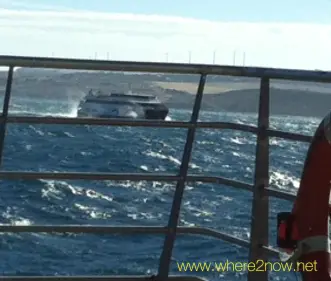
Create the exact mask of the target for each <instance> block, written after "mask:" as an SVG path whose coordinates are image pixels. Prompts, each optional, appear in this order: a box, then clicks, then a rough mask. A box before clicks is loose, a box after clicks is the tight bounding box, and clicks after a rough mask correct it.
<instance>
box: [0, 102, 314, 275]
mask: <svg viewBox="0 0 331 281" xmlns="http://www.w3.org/2000/svg"><path fill="white" fill-rule="evenodd" d="M10 112H11V114H16V115H20V114H22V113H25V114H26V113H29V114H43V115H63V116H74V115H75V108H74V107H71V106H68V104H67V103H60V102H58V101H52V100H49V101H47V102H46V101H43V102H40V101H36V100H27V99H26V100H14V101H13V103H12V104H11V107H10ZM189 116H190V112H189V111H185V110H172V111H171V112H170V118H171V119H172V120H188V118H189ZM200 121H231V122H237V123H243V124H250V125H256V121H257V118H256V116H255V115H247V114H236V113H211V112H201V115H200ZM319 122H320V120H319V119H315V118H302V117H272V118H271V127H272V128H276V129H281V130H285V131H290V132H298V133H303V134H310V135H311V134H313V133H314V130H315V129H316V128H317V126H318V123H319ZM186 133H187V131H186V130H183V129H164V128H160V129H159V128H130V127H105V126H99V127H98V126H78V125H77V126H63V125H16V124H9V125H8V127H7V134H6V141H5V152H4V159H3V169H5V170H24V171H71V172H74V171H84V172H147V173H153V172H169V173H176V172H177V171H178V169H179V165H180V161H181V157H182V150H183V147H184V144H185V137H186ZM255 143H256V137H255V136H253V135H252V134H250V133H243V132H236V131H229V130H214V129H213V130H211V129H210V130H209V129H199V130H198V131H197V135H196V140H195V145H194V151H193V155H192V160H191V163H190V168H189V172H190V173H194V174H204V175H215V176H216V175H217V176H223V177H227V178H231V179H237V180H241V181H246V182H250V183H252V182H253V174H254V157H255ZM307 149H308V145H307V144H304V143H299V142H292V141H284V140H281V139H272V140H271V156H270V161H271V162H270V180H271V186H272V187H274V188H277V189H281V190H284V191H288V192H293V193H295V192H296V190H297V188H298V186H299V179H300V175H301V171H302V166H303V161H304V158H305V155H306V152H307ZM174 187H175V183H161V182H146V181H140V182H127V181H125V182H111V181H103V182H98V181H63V180H62V181H61V180H60V181H54V180H34V181H2V182H1V186H0V188H1V196H0V214H1V219H0V222H1V223H11V224H25V225H29V224H44V223H46V224H95V225H146V226H156V225H166V223H167V222H168V216H169V213H170V208H171V203H172V198H173V197H172V196H173V194H174ZM251 202H252V194H251V193H250V192H246V191H242V190H236V189H234V188H231V187H226V186H222V185H216V184H205V183H188V184H187V186H186V190H185V194H184V199H183V204H182V212H181V216H180V225H182V226H205V227H210V228H213V229H216V230H220V231H223V232H226V233H229V234H232V235H236V236H238V237H241V238H244V239H249V235H250V211H251ZM270 202H271V203H270V244H271V245H273V246H274V245H275V235H274V232H275V225H276V220H275V216H276V213H277V212H280V211H286V210H289V209H290V208H291V204H290V203H289V202H286V201H282V200H278V199H273V198H271V200H270ZM163 239H164V237H163V236H162V235H159V236H154V235H153V236H152V235H148V236H144V235H135V236H117V235H116V236H115V235H99V236H98V235H91V234H84V235H80V234H79V235H74V234H53V235H49V234H48V235H46V234H1V235H0V241H1V249H0V257H1V261H2V262H1V264H0V269H1V274H2V275H74V274H75V275H103V274H117V275H121V274H125V275H131V274H132V275H133V274H139V275H140V274H153V273H156V271H157V268H158V261H159V257H160V254H161V248H162V245H163ZM247 256H248V250H247V249H244V248H241V247H237V246H234V245H232V244H228V243H226V242H223V241H220V240H217V239H214V238H208V237H202V236H178V238H177V241H176V243H175V249H174V252H173V259H172V264H171V273H172V274H184V273H183V272H178V269H177V262H215V261H216V262H222V261H226V260H229V261H246V260H247ZM186 274H190V275H193V274H195V275H199V276H202V277H205V278H208V279H210V280H223V279H224V280H245V279H246V272H232V271H228V272H208V273H207V272H199V273H196V272H186ZM270 280H296V276H295V275H294V273H293V272H292V273H279V272H276V273H271V277H270Z"/></svg>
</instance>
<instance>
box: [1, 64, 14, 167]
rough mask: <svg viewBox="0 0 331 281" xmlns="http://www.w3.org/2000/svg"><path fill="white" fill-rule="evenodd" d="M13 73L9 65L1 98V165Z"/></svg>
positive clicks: (12, 68)
mask: <svg viewBox="0 0 331 281" xmlns="http://www.w3.org/2000/svg"><path fill="white" fill-rule="evenodd" d="M13 73H14V67H13V66H10V67H9V70H8V76H7V84H6V92H5V96H4V100H3V107H2V114H1V117H0V166H1V165H2V160H3V159H2V156H3V150H4V142H5V135H6V124H7V116H8V110H9V102H10V95H11V86H12V83H13Z"/></svg>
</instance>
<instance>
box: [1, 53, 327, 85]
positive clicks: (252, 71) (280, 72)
mask: <svg viewBox="0 0 331 281" xmlns="http://www.w3.org/2000/svg"><path fill="white" fill-rule="evenodd" d="M0 66H8V67H29V68H54V69H76V70H104V71H125V72H150V73H177V74H207V75H223V76H224V75H228V76H244V77H255V78H262V77H268V78H270V79H283V80H300V81H302V80H304V81H310V82H325V83H330V82H331V72H330V71H312V70H297V69H281V68H265V67H239V66H228V65H215V64H212V65H208V64H207V65H206V64H186V63H156V62H136V61H109V60H107V61H105V60H104V61H102V60H84V59H62V58H46V57H24V56H0Z"/></svg>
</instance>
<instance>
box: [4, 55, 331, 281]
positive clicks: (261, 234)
mask: <svg viewBox="0 0 331 281" xmlns="http://www.w3.org/2000/svg"><path fill="white" fill-rule="evenodd" d="M0 66H8V67H9V71H8V78H7V84H6V91H5V97H4V103H3V112H2V115H1V117H0V125H1V128H0V161H1V159H2V155H3V146H4V138H5V130H6V124H8V123H26V124H80V125H83V124H84V125H99V126H109V125H114V126H133V127H138V126H141V127H162V128H187V129H188V133H187V137H186V144H185V147H184V153H183V156H182V162H181V166H180V171H179V173H178V174H144V173H136V174H132V173H130V174H126V173H83V172H75V173H69V172H68V173H67V172H59V173H58V172H57V173H51V172H46V173H43V172H18V171H3V170H1V171H0V179H23V180H32V179H54V180H55V179H57V180H58V179H65V180H68V179H85V180H130V181H141V180H145V181H177V186H176V190H175V195H174V198H173V203H172V208H171V213H170V217H169V222H168V225H167V226H158V227H157V226H153V227H145V226H135V227H133V226H121V227H119V226H88V225H86V226H84V225H83V226H82V225H56V226H55V225H30V226H22V225H0V232H16V233H22V232H72V233H108V234H123V235H124V234H165V240H164V247H163V250H162V253H161V257H160V263H159V270H158V274H157V275H156V276H104V277H99V276H91V277H58V276H54V277H44V276H43V277H38V276H35V277H30V276H29V277H28V276H27V277H24V276H23V277H22V276H20V277H11V276H1V279H2V280H30V279H33V280H77V281H78V280H79V281H83V280H84V281H85V280H86V281H87V280H92V279H95V280H122V281H138V280H151V278H152V279H153V280H157V281H159V280H160V281H161V280H167V279H169V280H178V281H185V280H192V281H194V280H197V281H198V280H203V279H201V278H199V277H192V276H169V268H170V260H171V256H172V250H173V247H174V241H175V238H176V235H177V234H195V235H207V236H210V237H214V238H218V239H222V240H224V241H227V242H230V243H234V244H237V245H240V246H243V247H247V248H249V260H250V261H255V260H257V259H263V260H267V258H268V257H267V255H273V256H278V251H277V250H275V249H272V248H271V247H270V246H268V245H269V244H268V197H269V196H274V197H277V198H280V199H285V200H289V201H293V199H294V198H295V196H294V195H292V194H289V193H286V192H281V191H277V190H274V189H271V188H269V187H268V186H269V174H268V173H269V137H278V138H283V139H288V140H296V141H303V142H310V141H311V139H312V137H311V136H305V135H300V134H293V133H288V132H282V131H278V130H272V129H270V128H269V82H270V79H285V80H303V81H315V82H331V72H321V71H303V70H287V69H271V68H255V67H234V66H216V65H198V64H175V63H166V64H165V63H145V62H122V61H95V60H76V59H55V58H36V57H13V56H0ZM14 67H30V68H57V69H80V70H83V69H84V70H104V71H105V70H107V71H127V72H128V71H131V72H150V73H151V72H154V73H160V72H163V73H181V74H200V82H199V86H198V90H197V95H196V98H195V102H194V106H193V111H192V115H191V120H190V121H189V122H182V121H148V120H119V119H97V118H63V117H31V116H30V117H29V116H8V108H9V101H10V95H11V85H12V80H13V69H14ZM207 75H228V76H245V77H258V78H261V85H260V100H259V112H258V126H257V127H254V126H249V125H242V124H235V123H229V122H198V121H197V120H198V116H199V111H200V107H201V101H202V97H203V90H204V86H205V82H206V77H207ZM197 128H211V129H231V130H239V131H243V132H250V133H253V134H256V135H257V146H256V159H255V177H254V184H253V185H252V184H248V183H244V182H240V181H236V180H232V179H227V178H223V177H216V176H202V175H194V174H188V166H189V162H190V157H191V152H192V146H193V142H194V137H195V131H196V129H197ZM197 181H199V182H209V183H218V184H223V185H227V186H232V187H235V188H239V189H244V190H248V191H251V192H252V193H253V203H252V214H251V217H252V220H251V235H250V237H251V240H250V241H247V240H244V239H240V238H237V237H234V236H232V235H228V234H225V233H222V232H219V231H216V230H213V229H209V228H203V227H179V226H178V216H179V213H180V206H181V201H182V196H183V192H184V189H185V183H186V182H197ZM248 280H249V281H253V280H254V281H266V280H268V272H267V271H266V272H249V273H248Z"/></svg>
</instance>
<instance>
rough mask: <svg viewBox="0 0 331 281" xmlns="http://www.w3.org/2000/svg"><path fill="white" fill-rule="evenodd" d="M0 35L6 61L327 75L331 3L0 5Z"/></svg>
mask: <svg viewBox="0 0 331 281" xmlns="http://www.w3.org/2000/svg"><path fill="white" fill-rule="evenodd" d="M0 35H1V47H0V53H1V54H8V55H9V54H10V55H36V56H38V55H39V56H59V57H76V58H88V57H95V55H97V58H102V59H106V58H107V56H108V57H109V58H112V59H116V60H148V61H165V60H166V58H167V57H168V60H169V61H174V62H187V61H188V59H189V52H191V61H192V62H196V63H212V61H213V54H214V51H215V52H216V63H218V64H232V63H233V57H234V52H235V51H236V52H235V58H236V64H238V65H241V64H243V58H244V56H243V53H244V52H245V63H246V65H255V66H274V67H289V68H309V69H315V68H319V69H330V68H331V67H330V64H331V52H330V50H331V0H317V1H311V0H310V1H308V0H301V1H298V0H287V1H286V2H285V0H278V1H262V0H251V1H247V0H231V1H221V0H204V1H192V0H191V1H188V0H177V1H174V0H168V1H160V0H118V1H114V0H93V1H85V0H80V1H78V0H72V1H69V0H67V1H65V0H53V1H52V0H25V1H24V0H20V1H15V0H0ZM167 53H168V55H167Z"/></svg>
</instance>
